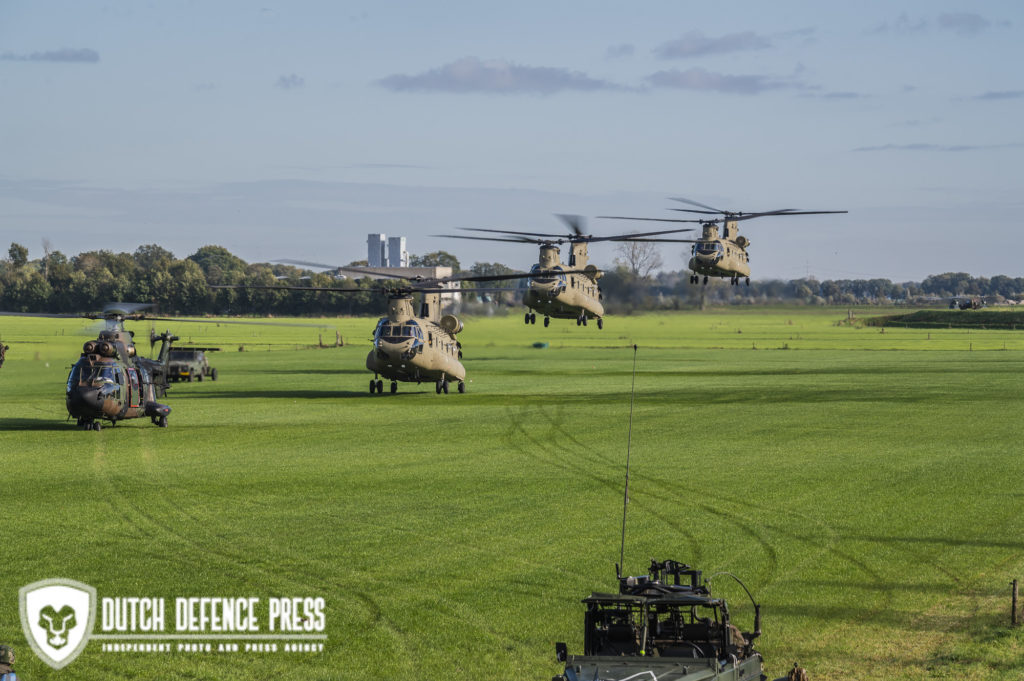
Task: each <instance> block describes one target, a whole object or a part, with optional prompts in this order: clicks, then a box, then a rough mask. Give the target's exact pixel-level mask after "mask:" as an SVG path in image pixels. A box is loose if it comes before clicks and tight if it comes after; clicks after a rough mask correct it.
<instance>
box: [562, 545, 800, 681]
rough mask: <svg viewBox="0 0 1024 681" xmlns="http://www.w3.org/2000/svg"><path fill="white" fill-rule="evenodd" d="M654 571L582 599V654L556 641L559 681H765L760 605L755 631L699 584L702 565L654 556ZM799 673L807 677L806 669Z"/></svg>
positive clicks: (622, 580) (755, 609)
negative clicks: (757, 642) (757, 644)
mask: <svg viewBox="0 0 1024 681" xmlns="http://www.w3.org/2000/svg"><path fill="white" fill-rule="evenodd" d="M649 572H650V574H649V576H642V577H622V576H619V592H618V593H617V594H607V593H593V594H591V595H590V596H588V597H587V598H584V599H583V603H585V604H586V606H587V611H586V613H585V615H584V619H583V627H584V630H583V654H582V655H570V654H569V653H568V649H567V647H566V644H565V643H556V644H555V654H556V657H557V658H558V661H559V662H563V663H565V671H564V672H563V673H562V674H560V675H559V676H556V677H554V679H552V681H583V680H584V679H585V680H586V681H612V680H620V679H658V680H659V681H710V680H711V679H715V680H717V681H765V679H766V678H767V677H766V676H765V675H764V668H763V664H762V660H761V654H760V653H759V652H757V651H756V650H754V639H756V638H757V637H758V636H760V635H761V608H760V606H759V605H758V604H756V603H755V604H754V631H752V632H749V633H744V632H741V631H740V629H739V627H737V626H736V625H734V624H733V623H732V621H731V620H730V618H729V608H728V606H727V605H726V602H725V601H724V600H723V599H721V598H715V597H713V596H712V595H711V592H710V590H709V588H708V586H707V584H706V583H705V584H701V583H700V578H701V572H700V570H694V569H692V568H690V566H689V565H683V564H682V563H677V562H676V561H672V560H666V561H662V562H660V563H659V562H657V561H653V560H652V561H651V567H650V570H649ZM726 574H727V573H726ZM730 576H731V575H730ZM741 584H742V583H741ZM744 589H746V587H744ZM751 600H753V599H751ZM797 672H798V673H800V674H804V676H803V677H802V678H806V675H805V672H804V670H803V669H798V670H797ZM791 676H792V673H791ZM783 678H786V677H783ZM796 678H801V677H799V676H798V677H796Z"/></svg>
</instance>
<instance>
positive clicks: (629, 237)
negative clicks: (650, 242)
mask: <svg viewBox="0 0 1024 681" xmlns="http://www.w3.org/2000/svg"><path fill="white" fill-rule="evenodd" d="M692 231H693V228H692V227H686V228H684V229H664V230H661V231H658V232H637V233H634V234H616V235H614V236H595V237H593V238H592V239H590V240H591V241H632V240H634V239H636V238H637V237H642V236H658V235H660V234H679V233H680V232H692Z"/></svg>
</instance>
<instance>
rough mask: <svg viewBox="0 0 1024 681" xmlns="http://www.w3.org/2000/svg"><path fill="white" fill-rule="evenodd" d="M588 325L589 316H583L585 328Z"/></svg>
mask: <svg viewBox="0 0 1024 681" xmlns="http://www.w3.org/2000/svg"><path fill="white" fill-rule="evenodd" d="M586 325H587V316H586V315H583V326H586Z"/></svg>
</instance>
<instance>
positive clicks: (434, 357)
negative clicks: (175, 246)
mask: <svg viewBox="0 0 1024 681" xmlns="http://www.w3.org/2000/svg"><path fill="white" fill-rule="evenodd" d="M278 262H281V263H284V264H287V265H297V266H300V267H315V268H321V269H330V270H342V271H345V272H355V273H359V274H362V275H364V276H367V277H370V278H374V279H392V278H393V276H388V275H383V274H381V273H380V272H376V271H374V270H369V269H363V268H359V267H338V266H336V265H324V264H321V263H312V262H305V261H301V260H280V261H278ZM571 273H572V274H579V273H580V272H576V271H571ZM551 274H552V273H550V272H547V271H543V270H541V271H537V272H531V273H528V274H526V273H523V274H506V275H500V276H476V275H467V276H451V277H439V278H435V279H427V278H422V277H420V278H416V279H415V280H413V281H412V282H411V283H408V284H403V283H396V284H395V285H388V286H382V287H381V288H380V289H379V291H380V292H381V293H382V294H384V295H385V296H387V298H388V311H387V316H386V317H381V318H380V319H379V320H378V321H377V326H376V327H375V328H374V330H373V349H372V350H371V351H370V353H369V354H368V355H367V356H366V368H367V369H368V370H369V371H371V372H373V378H372V379H370V393H371V394H372V393H383V392H384V381H383V379H388V380H390V381H391V392H392V393H396V392H398V383H399V382H400V381H401V382H405V383H424V382H429V381H433V382H434V390H435V392H437V393H442V392H443V393H445V394H448V389H449V384H450V383H451V382H452V381H455V382H457V383H458V391H459V392H460V393H464V392H466V368H465V367H464V366H462V362H461V360H462V343H460V342H459V341H458V340H457V338H456V336H457V335H458V334H459V333H460V332H461V331H462V329H463V323H462V321H461V320H460V319H459V318H458V317H456V316H455V315H452V314H443V313H442V309H441V303H442V301H441V296H442V295H443V294H457V293H459V292H460V291H462V289H459V288H450V287H448V286H446V284H450V283H458V282H463V281H501V280H507V279H525V278H531V277H534V276H541V277H544V276H549V275H551ZM210 288H274V289H284V290H289V291H325V292H329V293H341V294H346V293H350V294H356V293H363V292H364V291H365V289H342V288H331V287H323V286H287V285H281V286H248V287H247V286H228V285H224V286H211V287H210ZM468 291H471V292H473V293H484V292H490V291H502V292H504V291H508V289H480V288H475V289H469V290H468ZM417 293H419V294H421V295H422V300H421V302H420V306H419V314H418V315H417V314H416V308H415V304H414V301H413V295H414V294H417Z"/></svg>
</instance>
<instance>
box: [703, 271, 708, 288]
mask: <svg viewBox="0 0 1024 681" xmlns="http://www.w3.org/2000/svg"><path fill="white" fill-rule="evenodd" d="M704 285H705V286H707V285H708V275H706V274H705V275H704Z"/></svg>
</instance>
